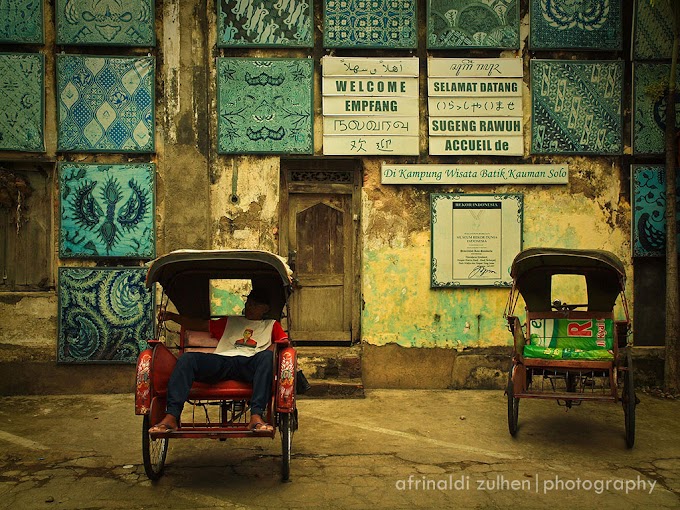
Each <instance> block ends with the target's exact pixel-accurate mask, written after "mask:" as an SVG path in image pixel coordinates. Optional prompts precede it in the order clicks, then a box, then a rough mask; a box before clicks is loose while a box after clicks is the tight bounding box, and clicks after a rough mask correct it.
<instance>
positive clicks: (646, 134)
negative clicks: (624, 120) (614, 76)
mask: <svg viewBox="0 0 680 510" xmlns="http://www.w3.org/2000/svg"><path fill="white" fill-rule="evenodd" d="M670 74H671V66H670V65H669V64H655V63H648V62H646V63H645V62H635V63H634V64H633V130H632V131H633V154H663V152H664V147H665V141H664V140H665V136H666V134H665V131H666V94H665V92H664V89H665V88H666V85H667V83H668V78H669V77H670ZM676 84H677V86H678V87H680V70H678V73H677V75H676ZM679 107H680V104H679V102H678V100H677V99H676V102H675V111H676V121H675V125H676V127H678V128H679V129H680V108H679Z"/></svg>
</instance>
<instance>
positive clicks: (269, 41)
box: [217, 0, 314, 48]
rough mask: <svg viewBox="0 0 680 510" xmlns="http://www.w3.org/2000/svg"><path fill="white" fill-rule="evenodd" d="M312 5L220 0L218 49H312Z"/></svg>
mask: <svg viewBox="0 0 680 510" xmlns="http://www.w3.org/2000/svg"><path fill="white" fill-rule="evenodd" d="M312 3H313V2H311V1H309V0H308V1H305V0H275V1H274V2H262V1H259V3H258V0H217V32H218V33H217V46H218V47H221V48H228V47H234V46H235V47H241V48H247V47H256V46H269V47H307V48H309V47H311V46H313V45H314V40H313V36H314V29H313V25H312ZM272 4H273V5H272Z"/></svg>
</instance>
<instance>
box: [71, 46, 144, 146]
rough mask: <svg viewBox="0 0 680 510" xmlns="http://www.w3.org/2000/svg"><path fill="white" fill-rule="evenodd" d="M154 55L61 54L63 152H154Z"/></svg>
mask: <svg viewBox="0 0 680 510" xmlns="http://www.w3.org/2000/svg"><path fill="white" fill-rule="evenodd" d="M154 67H155V66H154V59H153V57H88V56H81V55H57V97H58V100H59V109H58V126H59V127H58V130H59V139H58V150H60V151H75V152H153V151H154Z"/></svg>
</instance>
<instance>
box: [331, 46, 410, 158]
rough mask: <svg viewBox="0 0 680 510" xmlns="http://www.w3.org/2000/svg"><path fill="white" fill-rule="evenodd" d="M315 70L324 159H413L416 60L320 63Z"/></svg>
mask: <svg viewBox="0 0 680 510" xmlns="http://www.w3.org/2000/svg"><path fill="white" fill-rule="evenodd" d="M321 65H322V68H323V77H322V87H323V153H324V154H326V155H364V156H370V155H379V154H391V155H417V154H419V140H418V127H419V115H420V108H419V99H418V97H419V94H418V75H419V68H418V58H417V57H413V58H360V57H343V58H340V57H323V58H322V60H321Z"/></svg>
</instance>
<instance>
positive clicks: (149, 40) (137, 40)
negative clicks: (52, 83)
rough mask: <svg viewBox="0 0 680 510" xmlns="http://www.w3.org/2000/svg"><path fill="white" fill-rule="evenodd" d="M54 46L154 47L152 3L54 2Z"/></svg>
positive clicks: (118, 0) (109, 0)
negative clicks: (55, 41) (55, 36)
mask: <svg viewBox="0 0 680 510" xmlns="http://www.w3.org/2000/svg"><path fill="white" fill-rule="evenodd" d="M55 16H56V19H57V44H73V45H90V44H96V45H101V46H104V45H110V46H145V47H148V46H155V45H156V36H155V34H154V23H155V20H154V16H155V15H154V2H153V0H57V2H56V13H55Z"/></svg>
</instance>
